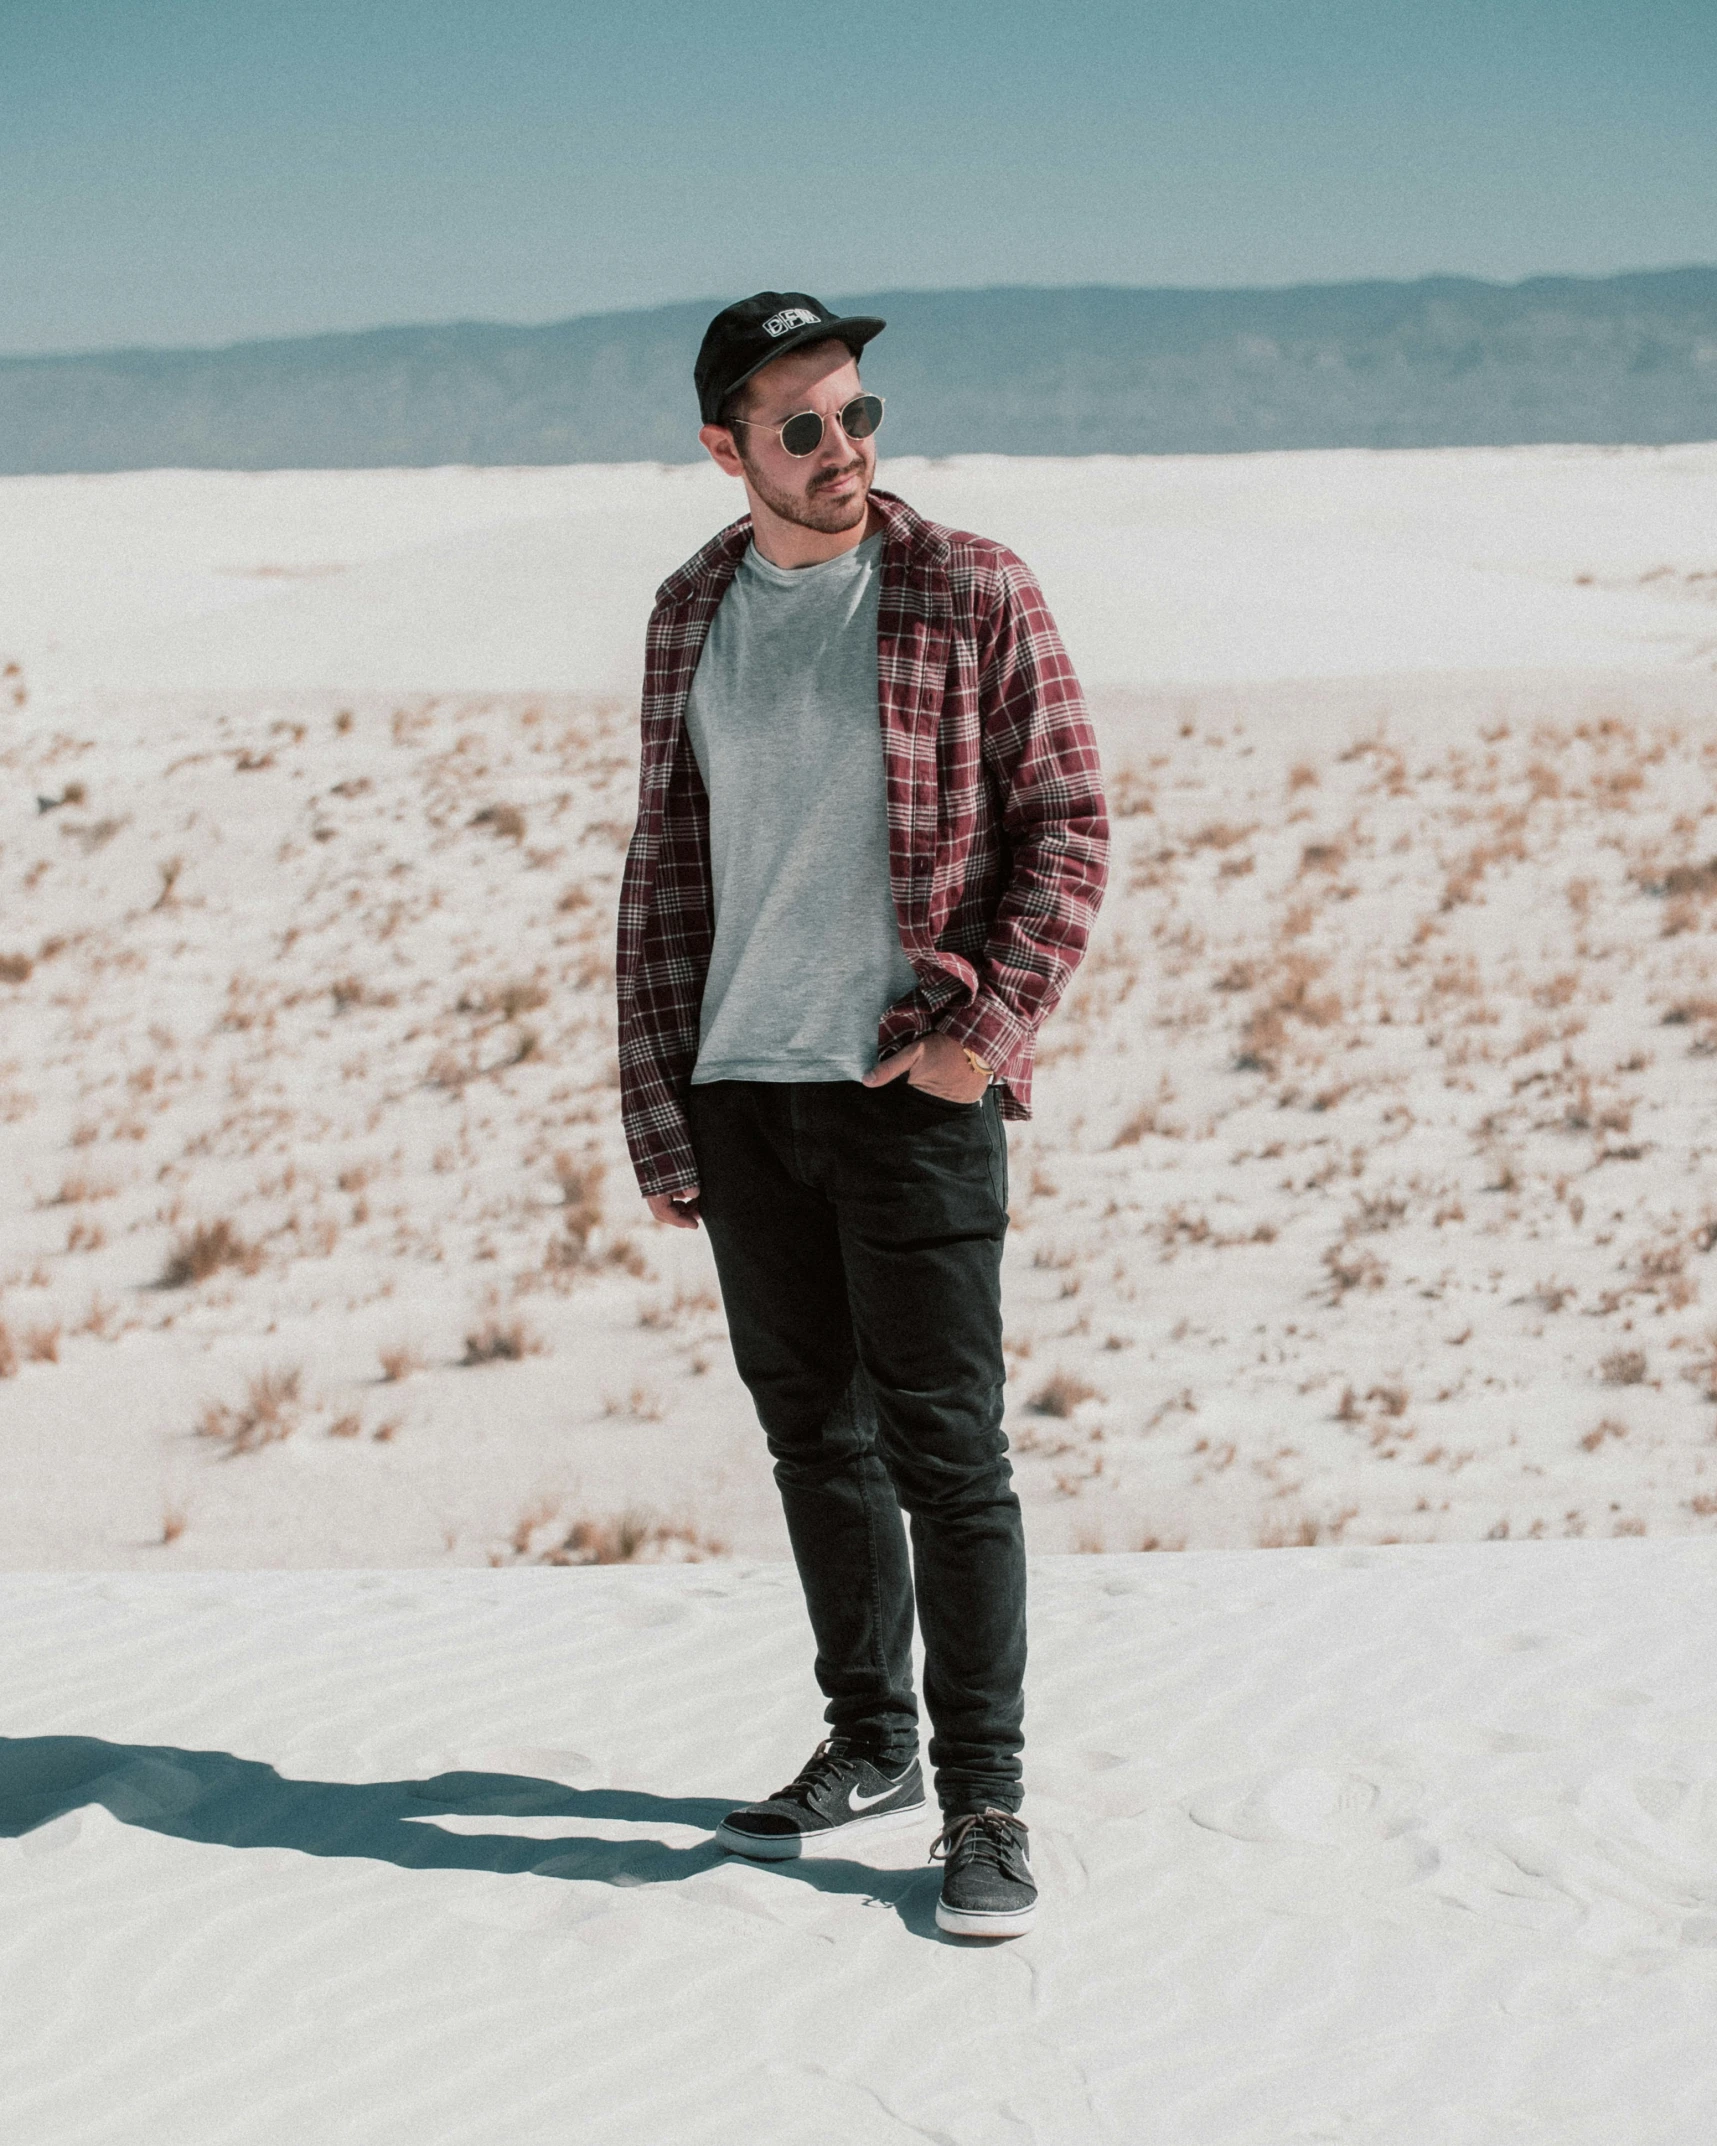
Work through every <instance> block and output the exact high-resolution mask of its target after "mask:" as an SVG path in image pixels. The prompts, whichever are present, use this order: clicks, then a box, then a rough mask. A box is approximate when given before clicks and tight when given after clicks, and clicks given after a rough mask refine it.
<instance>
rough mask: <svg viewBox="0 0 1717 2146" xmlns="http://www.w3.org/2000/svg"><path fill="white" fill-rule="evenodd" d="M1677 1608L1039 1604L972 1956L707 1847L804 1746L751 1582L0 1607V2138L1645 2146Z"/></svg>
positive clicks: (791, 1663) (641, 1582)
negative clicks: (1026, 1868) (1000, 1914)
mask: <svg viewBox="0 0 1717 2146" xmlns="http://www.w3.org/2000/svg"><path fill="white" fill-rule="evenodd" d="M1711 1578H1712V1573H1711V1558H1710V1554H1709V1551H1708V1550H1707V1548H1706V1546H1705V1545H1703V1544H1697V1543H1691V1542H1681V1543H1580V1544H1546V1545H1542V1546H1537V1545H1524V1546H1523V1545H1509V1546H1506V1547H1503V1546H1494V1545H1476V1546H1470V1547H1466V1548H1454V1547H1450V1548H1443V1549H1436V1550H1419V1549H1397V1550H1369V1551H1358V1550H1333V1551H1323V1550H1314V1551H1307V1552H1303V1553H1301V1554H1299V1555H1297V1556H1265V1555H1261V1554H1259V1553H1256V1552H1254V1553H1248V1554H1242V1555H1229V1556H1225V1555H1221V1554H1213V1555H1202V1556H1201V1555H1192V1556H1187V1557H1178V1558H1137V1557H1133V1558H1080V1559H1055V1558H1052V1559H1048V1560H1044V1561H1040V1563H1039V1565H1038V1567H1037V1569H1036V1574H1035V1581H1034V1585H1035V1597H1034V1619H1035V1622H1034V1638H1033V1657H1032V1673H1031V1701H1030V1704H1031V1713H1030V1727H1031V1731H1032V1737H1033V1756H1032V1760H1031V1765H1032V1794H1031V1802H1030V1810H1031V1814H1032V1817H1033V1819H1034V1821H1035V1833H1034V1843H1035V1847H1036V1853H1037V1858H1038V1863H1039V1867H1040V1871H1041V1873H1042V1877H1043V1883H1044V1897H1045V1908H1044V1912H1043V1917H1042V1920H1041V1923H1040V1926H1039V1929H1038V1930H1037V1931H1036V1932H1035V1933H1034V1934H1033V1935H1032V1936H1030V1937H1029V1938H1026V1939H1024V1940H1021V1941H1019V1942H1018V1943H1016V1944H1014V1945H1010V1946H1004V1947H1000V1948H993V1949H985V1948H983V1947H981V1946H977V1947H974V1946H971V1945H967V1944H962V1943H958V1942H954V1941H948V1940H941V1939H939V1938H938V1937H937V1935H936V1933H935V1930H934V1927H933V1924H932V1921H931V1913H932V1908H933V1904H934V1898H935V1882H936V1881H935V1878H934V1876H933V1875H932V1874H931V1873H930V1872H929V1871H928V1870H927V1868H926V1867H925V1865H924V1864H923V1862H922V1860H921V1858H922V1857H923V1854H924V1851H925V1848H926V1846H927V1844H928V1831H929V1829H928V1828H927V1829H926V1835H925V1837H923V1838H920V1837H918V1836H915V1835H910V1834H908V1835H902V1836H896V1837H895V1839H894V1841H893V1842H892V1844H891V1846H890V1848H889V1849H888V1851H887V1852H885V1853H884V1854H882V1855H881V1856H879V1857H878V1858H876V1859H875V1866H880V1867H875V1866H873V1863H872V1862H871V1861H868V1860H867V1861H866V1862H864V1863H860V1862H856V1861H841V1860H835V1861H827V1862H822V1863H819V1864H815V1865H810V1866H806V1867H805V1868H803V1869H796V1868H794V1867H793V1866H776V1867H773V1868H767V1869H760V1868H756V1867H752V1866H746V1865H741V1864H736V1863H733V1862H730V1861H724V1860H723V1859H722V1858H721V1857H720V1856H719V1855H717V1854H716V1853H714V1852H713V1851H712V1850H711V1849H710V1847H709V1846H708V1842H707V1829H708V1827H709V1824H710V1823H711V1821H712V1818H713V1817H714V1816H715V1815H717V1814H719V1811H720V1810H721V1809H722V1808H723V1807H724V1806H725V1804H726V1803H727V1802H728V1801H729V1800H730V1799H733V1798H735V1797H743V1796H746V1795H750V1794H756V1793H762V1792H764V1791H766V1790H768V1789H771V1788H773V1787H775V1786H776V1785H777V1784H778V1781H779V1779H780V1778H782V1777H784V1776H785V1775H786V1774H788V1773H790V1772H791V1771H793V1770H794V1769H795V1768H796V1766H797V1765H798V1763H799V1761H800V1760H801V1759H802V1757H803V1756H804V1753H805V1748H806V1744H807V1738H808V1735H809V1734H810V1733H811V1729H812V1724H813V1719H814V1717H813V1715H812V1712H811V1709H810V1706H809V1704H808V1702H807V1684H808V1680H807V1677H806V1675H805V1663H804V1655H805V1644H806V1643H805V1635H804V1632H803V1629H802V1614H801V1611H800V1609H799V1606H798V1604H797V1601H796V1598H795V1589H794V1586H793V1582H792V1577H791V1574H790V1572H789V1571H788V1570H787V1569H786V1568H785V1567H782V1566H779V1565H776V1566H768V1565H764V1566H733V1565H728V1566H712V1567H706V1568H681V1569H679V1570H676V1571H671V1572H670V1571H656V1572H639V1571H618V1572H608V1573H596V1572H585V1573H578V1574H563V1573H543V1572H535V1573H525V1572H518V1573H443V1574H429V1573H417V1574H411V1575H405V1574H401V1575H398V1576H393V1577H388V1576H383V1575H374V1576H370V1577H361V1576H354V1575H340V1574H291V1575H278V1576H271V1577H259V1576H256V1575H236V1574H222V1575H213V1574H211V1575H208V1576H205V1577H195V1576H188V1577H183V1578H174V1579H146V1578H141V1577H137V1576H131V1575H127V1576H113V1577H94V1576H92V1577H89V1578H82V1579H80V1578H68V1577H46V1576H44V1577H33V1578H32V1577H13V1578H11V1579H8V1580H7V1581H6V1582H5V1583H4V1585H3V1587H0V1615H3V1616H4V1618H5V1624H6V1630H7V1639H8V1643H7V1647H6V1649H5V1653H4V1657H3V1660H0V1693H3V1695H4V1696H3V1700H0V1711H3V1719H4V1723H5V1739H6V1740H3V1741H0V1836H12V1837H9V1838H7V1837H0V2014H3V2017H4V2019H5V2022H6V2031H5V2033H4V2035H3V2036H0V2111H3V2112H4V2116H5V2119H6V2132H7V2136H8V2137H10V2138H15V2139H18V2140H28V2141H29V2142H30V2146H71V2142H72V2141H74V2140H75V2141H77V2142H79V2146H98V2142H105V2141H113V2142H115V2146H118V2142H121V2141H123V2142H125V2146H131V2142H133V2141H137V2140H144V2139H147V2140H156V2139H159V2140H171V2141H172V2142H173V2146H217V2142H218V2146H248V2142H257V2146H296V2142H298V2141H301V2140H308V2139H313V2140H316V2141H317V2142H318V2146H393V2142H398V2146H421V2142H423V2141H426V2140H432V2141H434V2142H435V2146H538V2142H541V2146H548V2142H550V2141H553V2142H555V2146H560V2142H562V2141H565V2140H568V2139H577V2140H580V2141H589V2142H591V2146H596V2142H606V2141H614V2142H620V2141H625V2142H627V2146H630V2142H632V2141H635V2140H641V2139H648V2140H674V2141H677V2142H678V2141H683V2142H686V2146H694V2142H705V2141H709V2142H715V2141H721V2142H732V2146H760V2142H767V2146H811V2142H813V2141H818V2142H820V2141H827V2140H840V2141H842V2142H843V2146H846V2142H850V2146H894V2142H896V2141H899V2142H902V2146H904V2142H906V2141H909V2140H937V2141H944V2142H949V2146H1024V2142H1028V2141H1036V2142H1039V2146H1085V2142H1087V2141H1092V2142H1095V2141H1113V2142H1116V2146H1288V2142H1295V2141H1314V2140H1315V2141H1339V2142H1341V2146H1500V2142H1520V2146H1587V2142H1589V2146H1697V2142H1698V2141H1700V2140H1702V2139H1703V2138H1705V2137H1706V2136H1707V2134H1708V2130H1709V2123H1710V2110H1711V2106H1712V2100H1713V2095H1714V2094H1717V2056H1714V2055H1713V2044H1712V2036H1711V2025H1710V2022H1711V2010H1712V2005H1713V2002H1714V2000H1717V1759H1714V1757H1713V1752H1714V1749H1717V1703H1714V1698H1713V1691H1712V1685H1711V1679H1710V1638H1709V1620H1710V1613H1711V1601H1712V1588H1711ZM57 1739H68V1740H75V1741H63V1742H62V1741H57ZM270 1768H272V1769H276V1770H277V1775H278V1777H279V1778H278V1779H277V1778H276V1775H275V1774H271V1773H269V1772H268V1771H266V1769H270ZM449 1774H452V1775H455V1776H458V1775H463V1776H464V1778H463V1779H459V1778H454V1779H452V1780H448V1779H445V1778H443V1779H442V1780H440V1782H439V1785H434V1784H435V1782H436V1777H438V1776H447V1775H449ZM484 1777H487V1778H484ZM497 1777H499V1778H497ZM426 1783H427V1784H431V1785H427V1786H426V1785H423V1784H426ZM366 1785H369V1792H368V1793H365V1787H366Z"/></svg>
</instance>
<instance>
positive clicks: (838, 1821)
mask: <svg viewBox="0 0 1717 2146" xmlns="http://www.w3.org/2000/svg"><path fill="white" fill-rule="evenodd" d="M923 1811H924V1776H923V1774H922V1773H920V1772H919V1770H918V1761H917V1760H916V1759H908V1760H907V1762H906V1764H905V1765H904V1766H903V1767H896V1768H895V1770H894V1771H893V1772H892V1773H889V1772H885V1771H884V1769H883V1768H882V1767H881V1766H879V1765H878V1764H877V1763H876V1761H875V1760H874V1759H872V1758H869V1757H867V1756H866V1755H865V1753H864V1752H863V1751H862V1750H858V1749H855V1747H854V1746H853V1745H852V1744H850V1743H848V1742H847V1740H846V1739H845V1738H844V1737H839V1736H831V1737H830V1738H829V1739H828V1740H827V1741H826V1742H824V1743H820V1744H819V1745H818V1746H817V1748H816V1750H815V1751H813V1752H812V1754H811V1757H810V1762H809V1764H808V1765H807V1766H806V1767H805V1769H804V1771H803V1772H802V1773H801V1774H800V1775H799V1777H798V1779H797V1780H795V1781H789V1782H788V1784H787V1786H786V1787H785V1788H783V1789H780V1790H778V1791H777V1792H776V1794H774V1795H773V1796H771V1797H770V1798H769V1799H768V1800H767V1802H764V1803H748V1804H747V1805H746V1806H745V1808H744V1809H743V1810H742V1811H729V1812H728V1814H727V1816H726V1817H725V1818H724V1819H723V1820H722V1822H721V1824H720V1825H719V1826H717V1827H716V1829H715V1837H716V1841H717V1843H718V1844H719V1845H720V1846H721V1847H723V1848H726V1849H729V1850H730V1851H731V1852H732V1853H733V1854H734V1855H748V1856H751V1857H753V1858H754V1859H755V1860H757V1861H759V1862H764V1863H784V1862H787V1861H789V1860H790V1859H791V1858H792V1857H794V1856H799V1855H838V1854H840V1853H841V1852H842V1850H843V1849H844V1848H845V1847H846V1844H847V1842H848V1841H852V1840H864V1839H868V1838H869V1836H870V1835H871V1834H873V1833H885V1832H887V1830H888V1829H889V1828H890V1827H891V1826H904V1825H911V1824H912V1823H913V1822H914V1821H915V1820H917V1819H918V1818H920V1817H921V1816H922V1815H923Z"/></svg>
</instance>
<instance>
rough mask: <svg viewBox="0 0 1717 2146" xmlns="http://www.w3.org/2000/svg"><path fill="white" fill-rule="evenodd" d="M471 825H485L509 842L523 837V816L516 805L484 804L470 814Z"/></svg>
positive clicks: (521, 839) (517, 840)
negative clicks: (481, 807) (478, 810)
mask: <svg viewBox="0 0 1717 2146" xmlns="http://www.w3.org/2000/svg"><path fill="white" fill-rule="evenodd" d="M471 825H472V826H473V827H487V828H489V829H490V830H491V831H492V832H493V833H495V834H498V835H501V836H503V837H504V838H505V839H506V840H507V841H509V842H522V841H523V840H524V839H525V816H524V814H523V813H522V812H521V811H520V810H519V808H518V806H517V805H485V806H484V807H483V809H482V811H481V812H474V813H473V814H472V815H471Z"/></svg>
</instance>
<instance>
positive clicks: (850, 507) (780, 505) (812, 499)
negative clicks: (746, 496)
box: [742, 455, 872, 536]
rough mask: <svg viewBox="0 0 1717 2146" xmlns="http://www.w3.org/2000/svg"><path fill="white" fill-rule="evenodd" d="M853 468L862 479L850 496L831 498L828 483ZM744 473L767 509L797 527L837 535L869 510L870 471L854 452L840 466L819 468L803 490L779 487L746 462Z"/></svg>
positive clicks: (833, 481) (822, 533)
mask: <svg viewBox="0 0 1717 2146" xmlns="http://www.w3.org/2000/svg"><path fill="white" fill-rule="evenodd" d="M742 459H743V457H742ZM855 471H856V472H857V473H858V476H859V477H860V479H861V480H862V481H861V483H860V485H859V488H858V490H857V491H856V492H855V493H854V494H853V495H852V497H851V498H850V499H831V498H830V497H829V496H828V495H829V489H830V487H831V486H832V485H833V484H835V483H837V482H838V481H839V480H840V479H841V478H842V477H847V476H851V475H852V474H853V473H854V472H855ZM745 474H746V477H747V479H748V481H749V482H750V485H751V489H752V490H753V491H754V492H755V493H756V494H757V496H758V498H759V499H761V500H762V502H763V504H764V505H765V506H766V507H767V508H768V509H769V511H770V513H772V514H778V515H780V517H781V519H782V520H783V521H784V522H792V523H794V524H795V525H796V526H797V527H798V528H800V529H814V530H816V532H817V534H818V535H819V536H839V535H840V534H841V533H842V531H843V530H847V529H853V528H856V527H857V526H858V524H859V523H860V522H862V521H863V520H864V518H865V516H866V515H867V514H868V513H869V512H870V487H871V476H872V473H871V471H870V470H869V469H868V468H867V466H866V463H865V459H864V457H863V456H862V455H855V456H854V457H853V459H852V460H851V461H850V462H848V463H846V464H845V465H844V466H843V467H842V468H840V469H832V470H819V471H818V473H817V475H816V476H815V477H813V478H812V480H811V482H810V484H809V485H808V486H807V487H806V489H805V490H804V491H803V492H789V491H785V490H782V489H780V488H779V487H777V486H776V485H775V484H773V483H772V482H771V481H770V479H769V478H768V477H766V476H765V475H764V474H763V472H762V471H761V470H760V469H757V468H756V467H754V466H753V464H751V463H750V462H747V463H746V464H745Z"/></svg>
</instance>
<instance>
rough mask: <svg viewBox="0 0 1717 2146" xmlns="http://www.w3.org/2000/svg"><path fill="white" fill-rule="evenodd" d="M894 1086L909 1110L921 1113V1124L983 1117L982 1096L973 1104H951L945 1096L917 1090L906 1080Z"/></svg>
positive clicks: (925, 1090) (939, 1123) (920, 1089)
mask: <svg viewBox="0 0 1717 2146" xmlns="http://www.w3.org/2000/svg"><path fill="white" fill-rule="evenodd" d="M894 1086H895V1088H896V1089H897V1090H898V1092H899V1098H900V1100H901V1101H902V1102H903V1103H904V1104H905V1106H906V1108H907V1110H908V1111H914V1110H916V1111H918V1112H919V1113H921V1117H920V1122H921V1123H928V1124H933V1125H945V1124H947V1123H948V1121H949V1120H950V1119H960V1118H972V1119H976V1118H979V1117H981V1116H982V1115H983V1109H984V1098H983V1096H981V1095H980V1096H979V1097H978V1099H977V1101H976V1102H973V1103H950V1102H949V1101H948V1100H947V1098H946V1097H944V1096H940V1095H932V1094H931V1093H930V1091H929V1089H928V1088H915V1087H914V1086H913V1085H912V1083H911V1082H910V1081H909V1080H906V1079H904V1078H902V1079H900V1080H897V1081H896V1082H895V1083H894Z"/></svg>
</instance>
